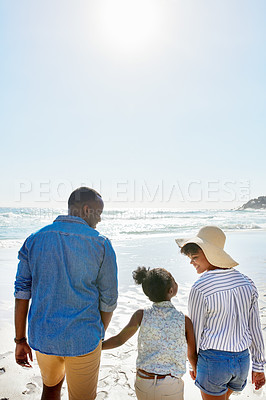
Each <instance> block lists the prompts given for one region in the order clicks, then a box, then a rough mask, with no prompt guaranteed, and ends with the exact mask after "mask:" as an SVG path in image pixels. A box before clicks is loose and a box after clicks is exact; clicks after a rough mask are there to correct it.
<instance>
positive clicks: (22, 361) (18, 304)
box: [15, 299, 33, 367]
mask: <svg viewBox="0 0 266 400" xmlns="http://www.w3.org/2000/svg"><path fill="white" fill-rule="evenodd" d="M28 310H29V300H24V299H16V300H15V332H16V340H18V341H19V340H20V339H21V340H22V342H21V343H17V344H16V350H15V357H16V362H17V364H19V365H21V366H22V367H31V365H30V363H29V359H30V360H31V361H32V360H33V359H32V352H31V348H30V346H29V345H28V343H27V340H26V325H27V315H28ZM24 338H25V339H24Z"/></svg>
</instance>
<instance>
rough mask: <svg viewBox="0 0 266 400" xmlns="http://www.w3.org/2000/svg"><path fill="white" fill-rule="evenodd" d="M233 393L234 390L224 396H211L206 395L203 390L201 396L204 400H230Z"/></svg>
mask: <svg viewBox="0 0 266 400" xmlns="http://www.w3.org/2000/svg"><path fill="white" fill-rule="evenodd" d="M232 393H233V390H231V389H228V390H227V392H226V393H225V394H223V395H222V396H212V395H210V394H206V393H204V392H203V391H202V390H201V396H202V398H203V400H216V399H217V400H228V399H229V397H230V395H231V394H232Z"/></svg>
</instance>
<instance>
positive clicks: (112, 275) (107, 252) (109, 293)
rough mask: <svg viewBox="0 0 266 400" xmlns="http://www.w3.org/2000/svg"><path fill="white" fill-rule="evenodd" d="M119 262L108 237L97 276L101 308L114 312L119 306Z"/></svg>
mask: <svg viewBox="0 0 266 400" xmlns="http://www.w3.org/2000/svg"><path fill="white" fill-rule="evenodd" d="M117 286H118V283H117V263H116V255H115V252H114V249H113V247H112V245H111V243H110V241H109V240H108V239H106V240H105V243H104V257H103V262H102V265H101V268H100V271H99V274H98V277H97V287H98V290H99V294H100V310H101V311H104V312H112V311H114V310H115V308H116V306H117V297H118V290H117Z"/></svg>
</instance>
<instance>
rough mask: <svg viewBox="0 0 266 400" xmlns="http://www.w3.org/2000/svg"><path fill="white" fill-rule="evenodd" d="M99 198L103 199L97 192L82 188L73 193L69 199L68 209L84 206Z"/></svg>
mask: <svg viewBox="0 0 266 400" xmlns="http://www.w3.org/2000/svg"><path fill="white" fill-rule="evenodd" d="M97 197H102V196H101V195H100V194H99V193H98V192H96V190H94V189H91V188H89V187H85V186H82V187H80V188H78V189H76V190H74V192H72V193H71V195H70V196H69V199H68V208H71V207H73V206H75V207H77V206H82V205H84V204H86V203H89V202H90V201H95V200H97Z"/></svg>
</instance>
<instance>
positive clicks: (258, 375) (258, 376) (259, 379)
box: [252, 371, 265, 390]
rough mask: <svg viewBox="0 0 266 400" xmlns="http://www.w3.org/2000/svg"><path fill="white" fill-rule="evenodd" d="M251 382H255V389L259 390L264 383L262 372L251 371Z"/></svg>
mask: <svg viewBox="0 0 266 400" xmlns="http://www.w3.org/2000/svg"><path fill="white" fill-rule="evenodd" d="M252 383H255V390H259V389H260V388H261V387H262V386H263V385H265V375H264V372H255V371H252Z"/></svg>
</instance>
